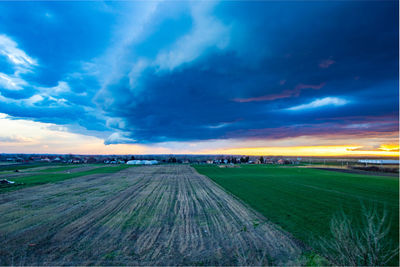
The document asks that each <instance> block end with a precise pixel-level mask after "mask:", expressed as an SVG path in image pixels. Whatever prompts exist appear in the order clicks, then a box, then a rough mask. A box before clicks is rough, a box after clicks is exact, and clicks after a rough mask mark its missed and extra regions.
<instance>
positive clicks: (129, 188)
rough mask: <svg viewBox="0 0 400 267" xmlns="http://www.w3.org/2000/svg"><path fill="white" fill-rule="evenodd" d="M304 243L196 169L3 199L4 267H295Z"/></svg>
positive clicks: (74, 182)
mask: <svg viewBox="0 0 400 267" xmlns="http://www.w3.org/2000/svg"><path fill="white" fill-rule="evenodd" d="M301 253H302V248H301V246H300V245H299V244H298V243H297V242H296V241H295V240H294V239H293V238H292V237H291V236H290V235H289V234H287V233H285V232H283V231H282V230H280V229H278V228H277V227H276V226H274V225H273V224H271V223H269V222H267V221H266V220H265V219H262V218H261V217H259V216H258V215H256V214H255V213H254V212H253V211H252V210H250V209H249V208H247V207H246V206H245V205H243V204H242V203H241V202H239V201H238V200H236V199H235V198H234V197H232V196H231V195H229V194H227V193H226V192H225V191H223V190H222V189H221V188H220V187H219V186H217V185H216V184H214V182H212V181H211V180H209V179H208V178H206V177H205V176H202V175H200V174H198V173H197V172H196V171H195V170H194V169H193V168H191V167H190V166H183V165H175V166H174V165H170V166H143V167H135V168H128V169H125V170H122V171H120V172H118V173H114V174H95V175H90V176H84V177H79V178H74V179H69V180H65V181H62V182H58V183H54V184H46V185H41V186H36V187H31V188H25V189H21V190H19V191H15V192H10V193H4V194H1V195H0V265H10V264H13V265H236V264H239V265H267V264H269V265H272V264H274V265H291V264H296V265H298V264H300V262H299V261H298V259H299V257H300V255H301Z"/></svg>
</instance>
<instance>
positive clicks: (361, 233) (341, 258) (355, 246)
mask: <svg viewBox="0 0 400 267" xmlns="http://www.w3.org/2000/svg"><path fill="white" fill-rule="evenodd" d="M362 210H363V213H362V217H361V218H360V219H361V222H359V223H356V222H355V221H354V220H352V218H351V217H349V216H348V215H346V213H344V212H343V211H341V212H339V213H338V214H336V215H335V216H334V217H333V218H332V220H331V223H330V230H331V234H332V238H329V239H320V241H319V242H318V244H317V247H318V248H319V249H320V251H321V252H322V254H323V255H324V256H325V257H326V258H327V259H328V260H329V261H331V262H332V263H333V264H335V265H341V266H361V265H362V266H383V265H388V264H390V262H391V260H392V259H393V258H394V257H396V256H397V255H398V252H399V247H398V245H395V244H394V243H393V242H392V240H390V238H389V236H388V234H389V230H390V223H389V221H390V220H389V218H388V213H387V210H384V211H383V212H379V211H378V209H377V208H376V207H374V208H372V209H367V208H366V207H365V206H363V207H362Z"/></svg>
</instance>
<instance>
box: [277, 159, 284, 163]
mask: <svg viewBox="0 0 400 267" xmlns="http://www.w3.org/2000/svg"><path fill="white" fill-rule="evenodd" d="M276 163H278V164H285V161H284V160H283V159H280V160H278V161H277V162H276Z"/></svg>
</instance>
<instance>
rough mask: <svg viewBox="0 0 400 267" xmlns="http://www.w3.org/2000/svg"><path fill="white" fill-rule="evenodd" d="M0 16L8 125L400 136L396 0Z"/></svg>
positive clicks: (218, 134)
mask: <svg viewBox="0 0 400 267" xmlns="http://www.w3.org/2000/svg"><path fill="white" fill-rule="evenodd" d="M0 12H1V14H6V15H4V16H1V17H0V112H1V113H5V114H8V115H9V116H10V117H11V118H14V119H28V120H32V121H36V122H40V123H52V124H55V125H62V126H63V127H65V129H67V131H70V132H74V133H78V134H83V135H89V136H93V137H96V138H100V139H102V140H104V143H105V144H107V145H109V144H127V143H140V144H152V143H160V142H178V143H179V142H193V141H210V140H225V139H231V138H235V139H239V140H240V139H242V140H276V139H279V138H287V137H300V136H321V135H327V136H328V135H332V134H333V133H335V134H337V135H342V136H359V135H365V136H367V135H368V134H371V135H387V134H389V133H398V37H399V36H398V23H397V22H398V3H397V2H395V1H393V2H391V1H389V2H386V1H385V2H375V1H368V2H361V1H356V2H334V3H319V2H290V3H289V2H275V1H271V2H270V1H265V2H249V3H245V2H224V1H223V2H211V1H204V2H197V1H196V2H192V1H190V2H174V1H173V2H170V1H167V2H161V1H160V2H157V1H150V2H84V3H83V2H41V3H36V2H18V3H7V2H2V3H0ZM316 22H318V23H316ZM4 138H6V137H4ZM4 138H3V139H4ZM7 138H9V139H7V140H11V139H12V138H15V137H13V136H10V137H7ZM4 140H6V139H4ZM177 146H178V145H177Z"/></svg>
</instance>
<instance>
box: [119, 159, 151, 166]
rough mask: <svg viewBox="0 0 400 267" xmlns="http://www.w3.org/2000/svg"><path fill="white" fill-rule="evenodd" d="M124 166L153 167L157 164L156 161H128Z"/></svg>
mask: <svg viewBox="0 0 400 267" xmlns="http://www.w3.org/2000/svg"><path fill="white" fill-rule="evenodd" d="M126 164H129V165H154V164H158V161H157V160H137V159H135V160H129V161H128V162H127V163H126Z"/></svg>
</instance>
